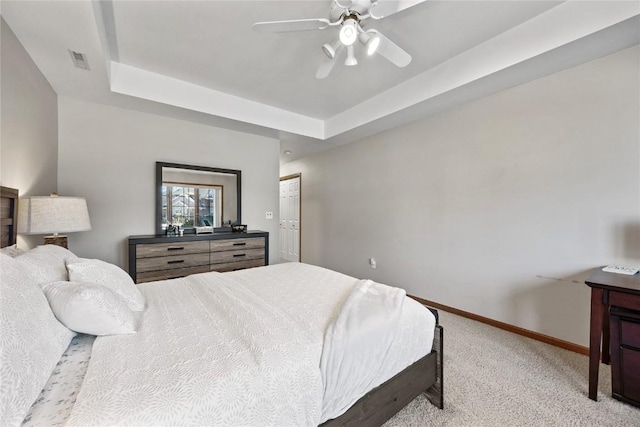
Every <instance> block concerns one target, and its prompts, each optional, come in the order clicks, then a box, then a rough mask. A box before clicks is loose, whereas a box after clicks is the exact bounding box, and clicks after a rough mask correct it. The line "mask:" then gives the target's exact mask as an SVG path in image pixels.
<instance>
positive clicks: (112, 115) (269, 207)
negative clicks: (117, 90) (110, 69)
mask: <svg viewBox="0 0 640 427" xmlns="http://www.w3.org/2000/svg"><path fill="white" fill-rule="evenodd" d="M58 111H59V169H58V188H59V192H60V194H61V195H73V196H83V197H86V198H87V203H88V206H89V214H90V217H91V225H92V230H91V231H88V232H83V233H75V234H72V235H70V236H69V247H70V249H71V250H73V251H74V252H76V253H77V254H79V255H80V256H82V257H87V258H99V259H103V260H105V261H108V262H112V263H116V264H118V265H120V266H122V267H123V268H127V265H128V262H127V254H128V248H127V246H126V245H127V237H128V236H129V235H140V234H154V231H155V203H156V201H155V194H156V193H155V162H156V161H164V162H173V163H184V164H193V165H199V166H212V167H219V168H225V169H240V170H241V171H242V220H243V223H245V224H247V225H248V226H249V229H252V230H258V229H260V230H264V231H268V232H269V233H270V236H269V237H270V245H271V246H270V255H269V258H270V261H271V262H275V260H277V255H278V222H277V221H276V220H265V212H266V211H277V208H278V191H279V190H278V168H279V166H278V163H279V160H278V157H279V142H278V140H276V139H272V138H266V137H262V136H255V135H249V134H245V133H240V132H236V131H231V130H226V129H221V128H216V127H211V126H206V125H202V124H198V123H193V122H187V121H182V120H176V119H171V118H167V117H164V116H157V115H152V114H146V113H141V112H137V111H133V110H125V109H122V108H118V107H111V106H105V105H99V104H94V103H90V102H84V101H80V100H76V99H73V98H68V97H59V103H58Z"/></svg>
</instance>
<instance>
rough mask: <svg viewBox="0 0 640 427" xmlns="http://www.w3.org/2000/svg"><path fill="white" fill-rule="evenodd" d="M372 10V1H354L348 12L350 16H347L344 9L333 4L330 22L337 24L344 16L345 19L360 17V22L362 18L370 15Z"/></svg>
mask: <svg viewBox="0 0 640 427" xmlns="http://www.w3.org/2000/svg"><path fill="white" fill-rule="evenodd" d="M370 8H371V0H353V1H352V2H351V6H349V9H348V11H349V12H350V13H349V14H346V10H345V8H343V7H340V6H338V5H337V4H336V3H335V2H331V10H330V11H329V20H330V21H331V22H335V21H337V20H339V19H340V18H342V15H345V18H346V17H347V16H350V15H355V14H357V15H359V16H358V20H360V16H362V15H366V14H368V13H369V9H370Z"/></svg>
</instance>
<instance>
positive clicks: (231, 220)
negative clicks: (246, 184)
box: [156, 162, 242, 234]
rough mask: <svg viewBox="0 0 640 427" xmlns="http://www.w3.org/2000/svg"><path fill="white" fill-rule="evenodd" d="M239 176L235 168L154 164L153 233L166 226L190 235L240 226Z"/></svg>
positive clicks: (163, 231) (162, 231) (159, 232)
mask: <svg viewBox="0 0 640 427" xmlns="http://www.w3.org/2000/svg"><path fill="white" fill-rule="evenodd" d="M240 177H241V172H240V171H239V170H234V169H220V168H212V167H206V166H193V165H182V164H177V163H163V162H156V233H157V234H164V233H165V230H166V229H167V226H168V225H179V226H180V228H182V229H184V230H185V233H187V234H189V233H195V229H196V227H198V228H199V229H205V230H206V229H208V228H211V229H212V230H213V229H214V228H220V227H228V226H229V224H235V223H237V224H240V223H242V219H241V212H242V211H241V209H240V207H241V205H240V202H241V197H240V188H241V181H240ZM200 227H202V228H200Z"/></svg>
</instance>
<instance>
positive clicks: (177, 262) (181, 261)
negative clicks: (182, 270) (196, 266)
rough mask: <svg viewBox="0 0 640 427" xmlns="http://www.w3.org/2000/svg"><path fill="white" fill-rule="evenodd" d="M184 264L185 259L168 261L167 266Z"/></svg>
mask: <svg viewBox="0 0 640 427" xmlns="http://www.w3.org/2000/svg"><path fill="white" fill-rule="evenodd" d="M183 262H184V260H183V259H177V260H174V261H167V264H180V263H183Z"/></svg>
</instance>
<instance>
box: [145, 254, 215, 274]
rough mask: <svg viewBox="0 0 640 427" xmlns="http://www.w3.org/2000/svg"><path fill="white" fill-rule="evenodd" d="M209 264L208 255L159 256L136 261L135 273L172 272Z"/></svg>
mask: <svg viewBox="0 0 640 427" xmlns="http://www.w3.org/2000/svg"><path fill="white" fill-rule="evenodd" d="M208 264H209V253H208V252H207V253H204V254H183V255H171V256H161V257H155V258H141V259H139V260H138V264H137V272H138V274H139V273H142V272H145V271H156V270H173V269H176V268H186V267H197V266H199V265H208Z"/></svg>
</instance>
